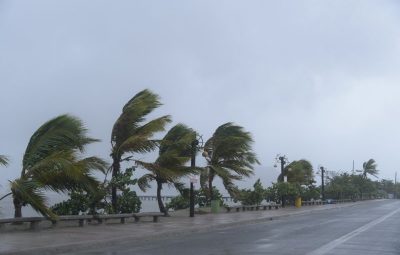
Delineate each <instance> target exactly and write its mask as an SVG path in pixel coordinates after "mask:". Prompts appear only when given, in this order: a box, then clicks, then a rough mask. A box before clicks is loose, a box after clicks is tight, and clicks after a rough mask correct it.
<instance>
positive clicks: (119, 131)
mask: <svg viewBox="0 0 400 255" xmlns="http://www.w3.org/2000/svg"><path fill="white" fill-rule="evenodd" d="M159 106H161V103H160V101H159V97H158V95H156V94H154V93H153V92H151V91H149V90H147V89H145V90H143V91H141V92H139V93H137V94H136V95H135V96H134V97H133V98H132V99H131V100H129V101H128V103H126V104H125V106H124V107H123V109H122V113H121V115H120V116H119V118H118V119H117V121H116V122H115V124H114V127H113V130H112V133H111V141H112V143H113V144H114V147H116V148H117V149H116V150H120V149H119V147H120V145H121V144H122V143H124V142H125V141H126V140H127V139H128V138H129V137H131V136H134V135H139V136H142V137H151V135H153V133H155V132H158V131H161V130H163V128H164V126H165V124H166V123H167V122H169V121H170V118H169V116H164V117H161V118H158V119H156V120H154V121H150V122H149V123H147V125H146V124H145V125H143V122H145V120H146V119H145V117H146V116H147V115H148V114H149V113H151V112H152V111H153V110H154V109H156V108H158V107H159ZM138 131H140V132H141V133H137V132H138Z"/></svg>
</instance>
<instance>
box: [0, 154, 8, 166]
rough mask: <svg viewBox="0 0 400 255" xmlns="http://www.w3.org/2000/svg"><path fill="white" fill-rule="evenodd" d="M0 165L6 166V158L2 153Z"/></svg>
mask: <svg viewBox="0 0 400 255" xmlns="http://www.w3.org/2000/svg"><path fill="white" fill-rule="evenodd" d="M0 165H3V166H7V165H8V158H7V157H6V156H4V155H0Z"/></svg>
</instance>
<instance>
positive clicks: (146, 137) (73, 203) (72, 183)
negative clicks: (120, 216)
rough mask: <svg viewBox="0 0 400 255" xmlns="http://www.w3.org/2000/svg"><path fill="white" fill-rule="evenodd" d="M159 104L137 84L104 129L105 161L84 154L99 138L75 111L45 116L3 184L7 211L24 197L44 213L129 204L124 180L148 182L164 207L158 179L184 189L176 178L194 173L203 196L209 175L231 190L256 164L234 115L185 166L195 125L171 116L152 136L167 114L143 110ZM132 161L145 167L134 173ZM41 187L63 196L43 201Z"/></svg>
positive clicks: (2, 160) (131, 208) (119, 209)
mask: <svg viewBox="0 0 400 255" xmlns="http://www.w3.org/2000/svg"><path fill="white" fill-rule="evenodd" d="M161 105H162V104H161V102H160V98H159V96H158V95H157V94H155V93H153V92H152V91H150V90H147V89H145V90H143V91H140V92H139V93H137V94H136V95H135V96H133V97H132V98H131V99H130V100H129V101H128V102H127V103H126V104H125V105H124V106H123V108H122V113H121V114H120V116H119V117H118V118H117V120H116V121H115V123H114V125H113V128H112V131H111V139H110V142H111V153H110V159H111V163H108V162H107V160H105V159H101V158H99V157H97V156H90V157H84V155H85V154H84V152H85V148H86V147H87V145H89V144H92V143H95V142H99V140H98V139H95V138H92V137H90V136H88V130H87V129H86V127H85V125H84V123H83V121H82V120H80V119H79V118H77V117H75V116H71V115H60V116H57V117H55V118H53V119H51V120H49V121H47V122H46V123H44V124H43V125H42V126H40V127H39V128H38V129H37V131H36V132H35V133H34V134H33V135H32V136H31V138H30V140H29V142H28V145H27V147H26V150H25V152H24V154H23V159H22V169H21V175H20V176H19V177H18V178H16V179H15V180H13V181H10V192H9V193H8V194H5V195H4V196H2V197H1V198H0V200H1V199H4V198H5V197H7V196H12V199H13V204H14V211H15V213H14V216H15V217H22V208H23V207H24V206H27V205H30V206H31V207H32V208H33V209H34V210H36V211H37V212H39V213H40V214H42V215H44V216H46V217H49V218H55V217H57V214H76V213H79V212H87V213H98V212H99V211H101V212H104V213H124V212H136V211H138V210H140V206H141V205H140V200H139V199H138V198H137V196H136V193H135V192H134V191H132V190H131V189H130V188H131V187H132V185H138V187H139V188H140V189H141V190H143V191H146V189H148V188H149V187H150V185H151V183H152V182H155V183H156V185H157V198H158V199H157V200H158V204H159V208H160V211H161V212H163V213H165V214H168V212H167V209H166V208H165V206H164V204H163V201H162V199H161V196H162V195H161V191H162V189H163V187H164V185H170V186H174V187H175V188H176V189H177V190H178V191H179V192H184V185H183V183H181V182H180V180H181V178H182V177H185V176H188V175H194V174H195V175H200V182H201V185H202V189H203V190H204V194H205V195H206V197H207V200H211V198H212V197H213V181H214V179H215V178H216V177H218V178H221V179H222V181H223V184H224V186H225V188H226V189H227V190H228V192H229V193H230V194H232V195H234V194H235V192H236V191H237V188H236V186H235V185H234V181H235V180H240V179H242V178H243V177H247V176H250V175H253V174H254V165H255V164H259V161H258V159H257V157H256V155H255V153H254V152H253V148H252V144H253V142H254V141H253V139H252V136H251V134H250V133H249V132H247V131H245V129H244V128H243V127H241V126H238V125H236V124H234V123H231V122H229V123H225V124H222V125H221V126H219V127H218V128H217V129H216V130H215V132H214V134H213V135H212V136H211V137H210V138H209V139H208V140H207V141H206V142H205V144H204V148H201V149H202V151H203V154H207V156H206V158H207V165H206V166H203V167H197V168H192V167H188V166H187V163H188V162H189V161H190V159H191V157H192V156H193V153H195V155H196V154H197V153H198V152H199V151H200V150H199V148H196V149H195V150H194V151H193V146H192V143H193V141H195V140H196V136H197V132H196V131H195V130H194V129H192V128H190V127H188V126H186V125H185V124H182V123H178V124H176V125H174V126H173V127H172V128H171V129H170V130H168V131H167V132H166V134H165V136H164V137H163V138H162V139H155V138H154V135H155V134H156V133H159V132H164V131H165V128H166V126H167V124H169V123H171V122H172V118H171V116H169V115H165V116H160V117H158V118H155V119H150V120H149V119H148V118H147V117H148V115H149V114H150V113H152V112H153V111H154V110H156V109H157V108H158V107H160V106H161ZM155 150H158V157H157V159H156V160H155V161H154V162H144V161H141V160H139V158H140V155H141V154H145V153H149V152H153V151H155ZM8 163H9V159H8V158H7V157H5V156H3V155H1V156H0V164H1V165H3V166H7V164H8ZM137 168H142V169H145V170H147V171H148V173H147V174H145V175H143V176H141V177H139V178H135V176H134V171H135V170H136V169H137ZM98 173H101V174H103V175H104V180H103V181H100V180H99V179H98V178H96V177H95V175H96V176H98ZM109 175H111V177H109ZM46 191H54V192H58V193H68V194H69V195H70V198H69V199H68V200H67V201H64V202H62V203H59V204H56V205H54V206H53V207H51V208H50V207H49V206H48V205H47V201H46Z"/></svg>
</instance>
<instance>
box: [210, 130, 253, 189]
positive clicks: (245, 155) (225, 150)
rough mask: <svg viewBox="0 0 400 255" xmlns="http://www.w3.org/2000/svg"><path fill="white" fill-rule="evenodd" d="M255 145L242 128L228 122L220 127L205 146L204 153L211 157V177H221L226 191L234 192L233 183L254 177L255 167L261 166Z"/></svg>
mask: <svg viewBox="0 0 400 255" xmlns="http://www.w3.org/2000/svg"><path fill="white" fill-rule="evenodd" d="M253 143H254V141H253V138H252V137H251V134H250V133H249V132H246V131H245V130H244V129H243V127H241V126H237V125H234V124H233V123H231V122H228V123H225V124H223V125H221V126H220V127H218V128H217V130H216V131H215V132H214V134H213V136H212V137H211V138H210V139H208V140H207V141H206V143H205V145H204V151H205V152H207V153H208V155H209V156H210V159H209V162H208V167H209V171H208V175H209V177H210V178H211V179H213V177H214V176H219V177H220V178H221V179H222V180H223V182H224V183H225V184H226V189H227V190H228V189H230V190H231V191H233V188H232V187H233V186H232V185H231V182H232V181H233V180H240V179H241V178H242V177H249V176H251V175H253V174H254V165H255V164H259V161H258V159H257V156H256V154H255V153H254V152H253V150H252V145H253ZM211 175H213V176H211ZM231 186H232V187H231Z"/></svg>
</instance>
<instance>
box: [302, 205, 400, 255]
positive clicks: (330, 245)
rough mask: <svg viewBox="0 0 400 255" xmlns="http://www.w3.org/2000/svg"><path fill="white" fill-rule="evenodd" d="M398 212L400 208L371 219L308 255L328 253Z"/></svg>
mask: <svg viewBox="0 0 400 255" xmlns="http://www.w3.org/2000/svg"><path fill="white" fill-rule="evenodd" d="M398 212H400V208H399V209H397V210H395V211H393V212H391V213H389V214H386V215H385V216H382V217H380V218H378V219H376V220H374V221H371V222H370V223H367V224H365V225H364V226H362V227H360V228H357V229H356V230H354V231H352V232H350V233H348V234H346V235H344V236H341V237H339V238H338V239H335V240H333V241H332V242H329V243H327V244H325V245H323V246H321V247H319V248H318V249H316V250H314V251H312V252H310V253H307V255H323V254H326V253H328V252H330V251H331V250H333V249H334V248H335V247H337V246H339V245H341V244H342V243H344V242H346V241H348V240H350V239H351V238H353V237H355V236H357V235H359V234H361V233H362V232H364V231H367V230H368V229H370V228H372V227H373V226H375V225H377V224H379V223H381V222H383V221H385V220H386V219H388V218H389V217H391V216H393V215H394V214H396V213H398Z"/></svg>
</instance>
